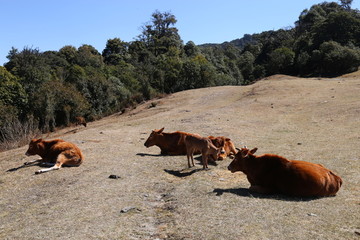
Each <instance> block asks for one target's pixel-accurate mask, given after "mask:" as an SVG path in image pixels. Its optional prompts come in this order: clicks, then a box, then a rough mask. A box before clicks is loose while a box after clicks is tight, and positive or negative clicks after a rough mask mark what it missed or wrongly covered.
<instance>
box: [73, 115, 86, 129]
mask: <svg viewBox="0 0 360 240" xmlns="http://www.w3.org/2000/svg"><path fill="white" fill-rule="evenodd" d="M75 125H76V126H77V125H83V126H84V127H86V120H85V118H84V117H75Z"/></svg>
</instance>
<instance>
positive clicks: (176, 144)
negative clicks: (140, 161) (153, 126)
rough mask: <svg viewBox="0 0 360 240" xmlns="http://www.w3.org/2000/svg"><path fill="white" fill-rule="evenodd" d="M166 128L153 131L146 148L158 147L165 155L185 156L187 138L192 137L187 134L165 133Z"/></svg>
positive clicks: (145, 144)
mask: <svg viewBox="0 0 360 240" xmlns="http://www.w3.org/2000/svg"><path fill="white" fill-rule="evenodd" d="M163 131H164V128H161V129H159V130H153V131H152V132H151V134H150V136H149V137H148V139H147V140H146V142H145V143H144V146H145V147H147V148H148V147H151V146H158V147H159V148H160V149H161V154H163V155H185V154H186V146H185V136H187V135H191V133H186V132H180V131H177V132H172V133H165V132H163Z"/></svg>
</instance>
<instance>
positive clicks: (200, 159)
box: [194, 155, 218, 166]
mask: <svg viewBox="0 0 360 240" xmlns="http://www.w3.org/2000/svg"><path fill="white" fill-rule="evenodd" d="M194 160H196V161H198V162H199V164H201V165H202V156H201V155H200V156H197V157H194ZM208 165H212V166H217V165H218V164H217V163H216V162H215V161H214V160H212V159H211V160H208Z"/></svg>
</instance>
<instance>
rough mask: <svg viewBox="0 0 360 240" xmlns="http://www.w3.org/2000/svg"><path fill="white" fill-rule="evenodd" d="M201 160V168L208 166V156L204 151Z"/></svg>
mask: <svg viewBox="0 0 360 240" xmlns="http://www.w3.org/2000/svg"><path fill="white" fill-rule="evenodd" d="M201 158H202V162H203V169H205V168H208V158H207V154H205V153H204V152H203V153H202V154H201Z"/></svg>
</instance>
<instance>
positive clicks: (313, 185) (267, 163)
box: [228, 147, 342, 197]
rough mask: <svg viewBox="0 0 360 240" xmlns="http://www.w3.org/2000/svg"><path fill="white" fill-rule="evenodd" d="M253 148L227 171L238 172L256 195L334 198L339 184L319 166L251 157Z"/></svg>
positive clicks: (237, 157)
mask: <svg viewBox="0 0 360 240" xmlns="http://www.w3.org/2000/svg"><path fill="white" fill-rule="evenodd" d="M256 150H257V148H254V149H252V150H249V149H247V148H246V147H244V148H242V149H241V150H239V151H238V153H237V154H236V155H235V159H234V160H233V161H232V162H231V163H230V165H229V167H228V169H229V170H230V171H231V172H236V171H242V172H244V173H245V174H246V176H247V179H248V181H249V182H250V184H251V187H250V190H252V191H254V192H258V193H264V194H271V193H282V194H287V195H292V196H298V197H325V196H335V195H336V193H337V192H338V191H339V189H340V187H341V185H342V180H341V178H340V177H339V176H337V175H335V174H334V173H333V172H332V171H330V170H328V169H326V168H325V167H323V166H322V165H320V164H314V163H310V162H305V161H297V160H288V159H286V158H284V157H281V156H278V155H274V154H264V155H261V156H255V155H254V153H255V152H256Z"/></svg>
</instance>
